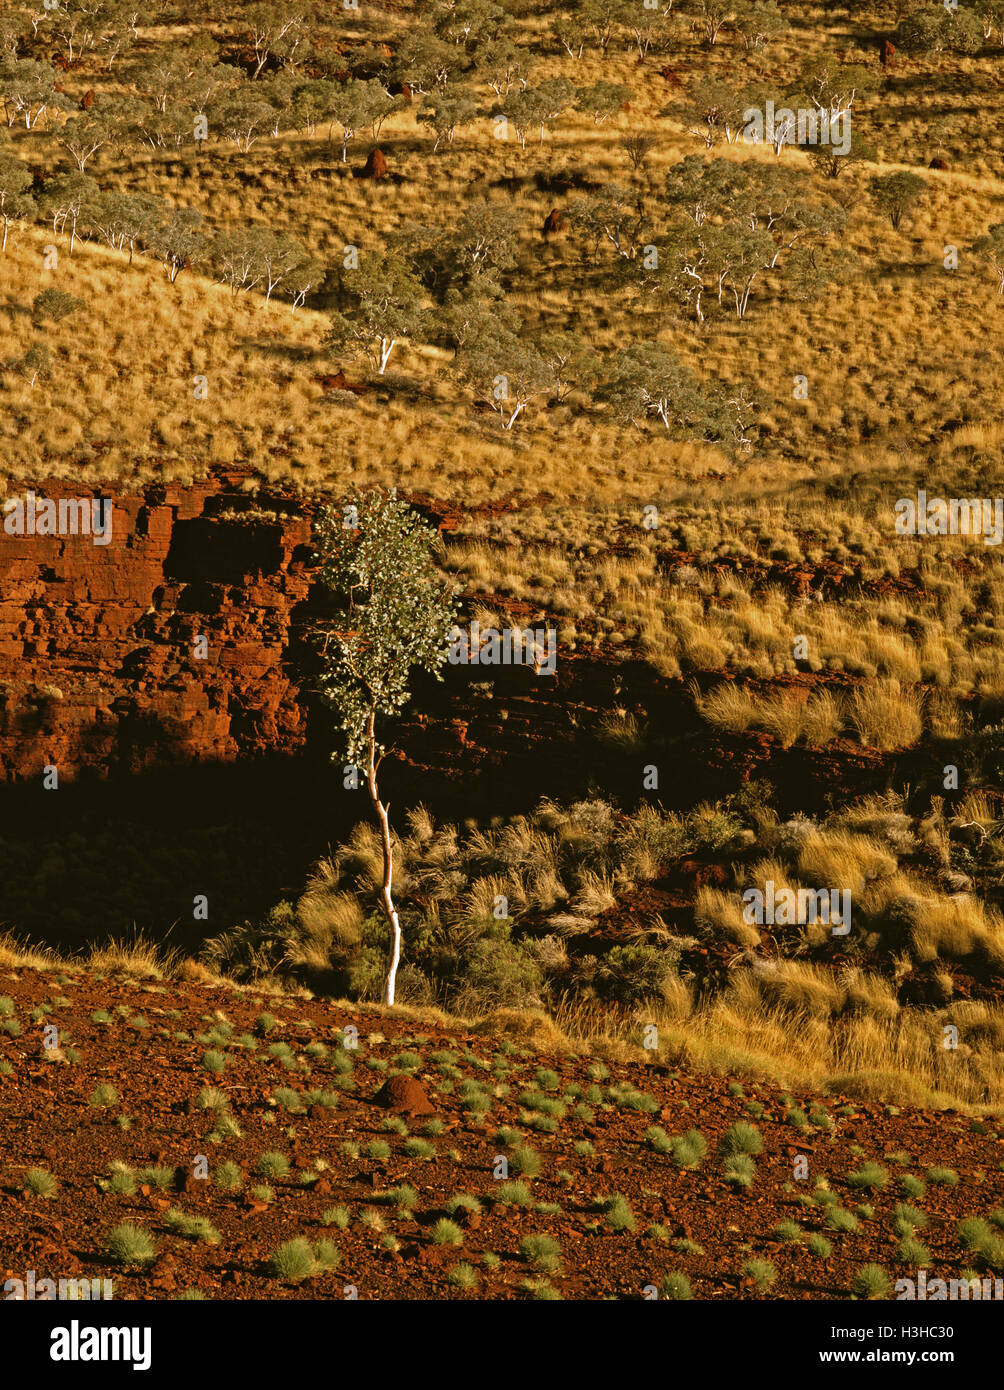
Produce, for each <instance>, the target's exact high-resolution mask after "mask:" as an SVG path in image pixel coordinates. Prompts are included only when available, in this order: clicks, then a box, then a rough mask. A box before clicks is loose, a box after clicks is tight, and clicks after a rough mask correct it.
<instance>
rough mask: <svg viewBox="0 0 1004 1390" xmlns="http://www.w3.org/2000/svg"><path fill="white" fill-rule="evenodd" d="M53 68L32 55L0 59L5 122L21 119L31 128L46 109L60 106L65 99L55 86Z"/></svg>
mask: <svg viewBox="0 0 1004 1390" xmlns="http://www.w3.org/2000/svg"><path fill="white" fill-rule="evenodd" d="M56 87H57V82H56V70H55V68H53V67H52V66H51V65H50V64H49V63H39V62H36V61H35V60H34V59H33V58H10V59H7V60H6V61H4V62H3V63H0V101H2V102H3V108H4V115H5V117H6V120H7V125H8V126H12V125H13V124H14V122H15V121H17V120H23V121H24V126H25V129H26V130H34V129H35V128H36V126H37V125H38V123H39V121H40V120H41V119H42V117H43V116H44V115H45V114H46V112H47V111H51V110H57V111H58V110H61V109H63V108H64V107H65V102H64V100H63V98H62V97H61V96H60V94H59V92H58V91H57V90H56Z"/></svg>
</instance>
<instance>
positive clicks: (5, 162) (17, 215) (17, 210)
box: [0, 150, 37, 253]
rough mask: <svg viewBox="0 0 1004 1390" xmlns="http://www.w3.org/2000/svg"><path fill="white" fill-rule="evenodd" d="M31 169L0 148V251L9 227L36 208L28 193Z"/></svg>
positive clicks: (3, 246) (2, 250) (3, 249)
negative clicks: (0, 235) (0, 229)
mask: <svg viewBox="0 0 1004 1390" xmlns="http://www.w3.org/2000/svg"><path fill="white" fill-rule="evenodd" d="M31 183H32V178H31V170H30V169H28V168H26V166H25V165H24V164H22V163H21V161H20V160H19V159H18V157H17V156H16V155H14V154H9V153H8V152H7V151H6V150H0V222H2V224H3V234H2V241H0V253H2V252H4V251H6V250H7V240H8V237H9V235H10V229H11V227H12V226H15V225H16V224H17V223H19V222H25V221H28V220H30V219H31V218H32V217H34V215H35V213H36V211H37V209H36V206H35V200H34V198H32V196H31V193H30V191H29V190H30V188H31Z"/></svg>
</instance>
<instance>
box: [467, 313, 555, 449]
mask: <svg viewBox="0 0 1004 1390" xmlns="http://www.w3.org/2000/svg"><path fill="white" fill-rule="evenodd" d="M455 365H456V370H457V371H458V373H459V375H460V377H461V380H462V381H464V382H465V383H466V384H467V385H468V386H469V387H470V388H471V390H473V392H474V394H475V396H476V397H477V399H478V400H479V401H481V402H482V404H484V405H487V406H488V407H489V408H490V409H491V410H493V411H495V413H496V414H497V415H498V417H499V421H500V423H501V425H502V428H503V429H504V430H511V429H512V427H513V426H514V425H515V423H516V421H517V420H518V419H519V417H520V415H522V413H523V411H524V410H525V409H526V407H527V406H528V405H529V404H530V402H531V401H532V400H534V399H536V398H537V397H538V396H542V395H544V394H545V393H546V392H547V391H548V390H549V389H550V388H551V386H552V383H553V380H554V377H553V373H552V371H551V370H550V368H549V367H548V364H547V362H546V361H545V360H544V358H543V357H542V356H541V354H540V353H539V352H538V351H537V349H536V348H535V347H533V346H532V345H531V344H530V343H529V342H527V341H525V340H524V339H523V338H520V337H519V336H517V334H515V333H512V332H510V331H509V330H508V329H505V328H503V327H502V326H501V325H494V326H492V327H489V328H487V329H486V330H485V331H484V332H483V333H480V334H479V335H478V336H477V337H474V338H471V339H469V340H468V341H467V342H465V344H464V346H463V347H462V348H461V349H460V351H459V352H458V353H457V357H456V364H455Z"/></svg>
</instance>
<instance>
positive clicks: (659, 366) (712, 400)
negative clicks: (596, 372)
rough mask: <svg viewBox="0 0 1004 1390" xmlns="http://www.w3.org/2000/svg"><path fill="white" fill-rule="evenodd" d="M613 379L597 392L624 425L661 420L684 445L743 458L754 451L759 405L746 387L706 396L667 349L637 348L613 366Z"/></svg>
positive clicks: (644, 345)
mask: <svg viewBox="0 0 1004 1390" xmlns="http://www.w3.org/2000/svg"><path fill="white" fill-rule="evenodd" d="M612 366H613V370H612V372H611V375H610V377H609V378H608V380H607V381H606V382H605V383H604V385H603V386H602V387H601V388H600V390H599V391H598V392H597V399H598V400H603V401H608V402H609V403H610V404H611V405H612V406H613V408H614V412H615V414H616V415H617V416H618V417H619V418H620V419H621V420H623V421H625V423H630V424H633V425H636V426H640V425H642V424H643V423H644V421H645V420H647V419H651V418H655V419H657V420H659V421H660V422H661V423H662V425H663V427H664V428H665V430H666V432H667V433H668V434H672V435H674V436H675V437H676V438H680V439H701V440H704V441H705V442H708V443H716V444H717V443H727V444H729V445H730V446H732V447H734V448H736V449H738V450H739V451H740V452H747V451H748V450H749V449H750V448H751V447H752V442H753V428H754V423H755V418H756V408H757V403H756V401H755V400H753V398H752V397H751V396H750V394H749V392H748V391H747V389H746V388H745V387H739V388H735V387H730V386H718V387H715V388H714V389H711V390H707V389H704V388H702V387H701V386H699V385H698V383H697V381H696V380H695V378H694V376H693V374H692V373H691V372H690V371H689V370H688V369H687V368H686V367H685V366H683V365H682V363H681V362H680V361H679V359H678V358H677V356H676V354H675V352H673V350H672V349H671V348H669V347H667V346H666V344H665V343H660V342H643V343H633V344H632V345H631V346H630V347H627V348H623V349H622V350H621V351H620V352H619V353H617V354H616V356H615V358H614V360H613V364H612Z"/></svg>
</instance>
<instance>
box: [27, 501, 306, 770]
mask: <svg viewBox="0 0 1004 1390" xmlns="http://www.w3.org/2000/svg"><path fill="white" fill-rule="evenodd" d="M239 482H240V480H239V478H237V477H235V476H233V475H221V476H217V477H215V478H213V479H212V480H211V481H208V482H206V483H202V484H198V485H196V486H194V487H187V488H186V487H181V486H172V485H168V486H152V487H148V488H147V489H146V490H145V491H144V492H143V493H141V494H139V493H137V494H135V495H131V496H120V495H116V494H102V495H104V496H110V497H111V500H112V502H113V504H114V512H113V516H112V538H111V541H110V543H109V544H107V545H99V544H95V543H94V539H93V537H91V536H88V535H64V536H46V535H34V536H32V535H11V534H7V533H6V532H5V531H4V530H2V529H0V778H2V779H3V780H5V781H11V780H18V779H24V778H35V777H39V776H41V772H42V768H43V767H44V766H45V764H47V763H54V764H56V766H57V767H58V769H59V774H60V778H61V779H63V778H64V777H65V778H66V779H67V780H70V779H72V778H73V777H74V776H75V775H76V774H77V773H78V772H79V770H80V769H81V767H83V766H84V765H87V766H90V767H92V768H94V769H96V770H98V771H104V772H108V771H111V770H113V769H115V770H122V771H136V770H138V769H140V768H142V767H146V766H151V765H154V764H156V763H158V762H165V761H171V762H177V761H187V760H190V759H204V758H212V759H231V758H235V757H237V756H240V755H246V754H254V753H257V752H263V751H266V750H270V751H271V750H276V749H281V750H284V751H292V750H295V749H296V748H298V747H299V746H300V745H301V744H302V742H303V738H304V733H305V718H306V715H305V709H304V707H303V706H302V704H301V703H300V701H299V699H298V690H297V687H296V685H295V684H294V682H293V680H292V678H291V673H289V672H288V671H287V669H286V661H287V650H288V644H289V640H290V632H291V625H292V622H293V612H294V609H295V608H296V606H297V605H298V604H300V603H302V601H303V600H304V599H305V597H306V595H307V590H308V585H309V581H308V576H307V571H306V563H307V560H308V557H309V539H310V526H309V521H308V520H307V519H306V517H305V516H304V515H303V513H302V504H301V503H299V502H297V501H296V500H295V499H292V498H291V497H288V496H284V495H282V494H281V493H278V492H277V493H274V494H269V495H265V494H264V493H262V492H259V493H247V492H243V491H241V490H240V487H239ZM34 491H35V493H36V494H37V496H38V497H39V498H43V497H49V498H53V499H56V500H58V499H59V498H69V497H78V496H83V495H84V492H83V491H82V490H81V489H76V490H75V489H74V488H73V486H72V484H68V483H66V482H65V481H63V482H60V483H59V484H52V485H43V484H38V485H36V486H35V488H34ZM12 495H13V494H12ZM20 495H22V496H23V495H24V490H23V489H21V490H20ZM2 520H3V518H2V516H0V522H2ZM199 637H204V638H205V639H206V642H205V652H206V654H205V659H199V654H198V653H199V645H200V644H197V643H196V639H197V638H199Z"/></svg>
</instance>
